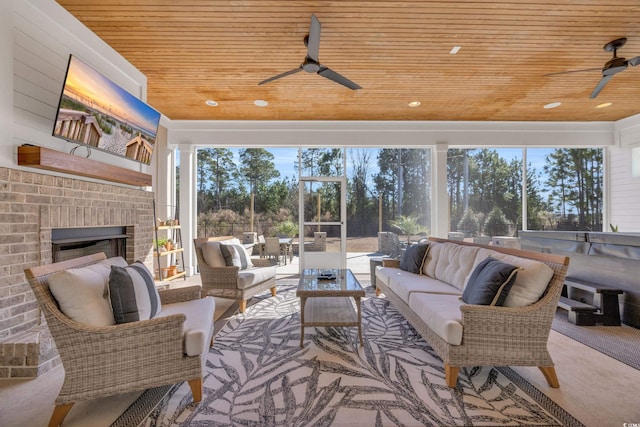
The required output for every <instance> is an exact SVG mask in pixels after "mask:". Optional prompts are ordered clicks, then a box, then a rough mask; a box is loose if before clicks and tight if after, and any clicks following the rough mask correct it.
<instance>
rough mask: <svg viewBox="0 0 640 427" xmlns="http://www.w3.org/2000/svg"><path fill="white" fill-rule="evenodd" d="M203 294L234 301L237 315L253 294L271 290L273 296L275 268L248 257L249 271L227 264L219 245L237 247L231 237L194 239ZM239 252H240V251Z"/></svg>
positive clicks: (258, 259)
mask: <svg viewBox="0 0 640 427" xmlns="http://www.w3.org/2000/svg"><path fill="white" fill-rule="evenodd" d="M193 243H194V246H195V250H196V257H197V259H198V268H199V270H200V280H201V281H202V293H203V295H210V296H214V297H218V298H229V299H235V300H238V305H239V307H240V312H241V313H243V312H244V311H245V309H246V308H247V301H248V300H250V299H251V298H252V297H254V296H255V295H258V294H260V293H262V292H264V291H265V290H267V289H270V290H271V295H274V296H275V294H276V268H275V266H274V265H273V264H272V263H271V260H269V259H266V258H251V259H250V263H251V265H250V266H249V268H243V267H242V266H237V265H228V262H227V261H228V260H225V259H224V256H223V254H222V252H221V245H232V246H236V247H237V246H238V245H240V241H239V240H238V239H237V238H234V237H233V236H221V237H210V238H204V239H194V241H193ZM240 250H241V249H240Z"/></svg>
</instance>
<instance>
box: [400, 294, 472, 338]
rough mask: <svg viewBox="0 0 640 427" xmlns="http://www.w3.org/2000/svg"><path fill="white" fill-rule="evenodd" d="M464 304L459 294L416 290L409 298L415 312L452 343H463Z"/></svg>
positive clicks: (410, 305) (434, 330)
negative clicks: (461, 310)
mask: <svg viewBox="0 0 640 427" xmlns="http://www.w3.org/2000/svg"><path fill="white" fill-rule="evenodd" d="M462 304H464V303H463V302H462V300H461V299H460V297H459V296H457V295H443V294H425V293H421V292H414V293H412V294H411V296H410V298H409V307H411V309H412V310H413V312H414V313H415V314H416V315H417V316H418V317H420V319H422V321H423V322H424V323H425V324H426V325H427V326H428V327H429V328H430V329H431V330H433V332H435V333H436V334H438V335H439V336H440V337H441V338H442V339H443V340H445V341H446V342H447V343H449V344H451V345H460V344H461V343H462V313H461V312H460V306H461V305H462Z"/></svg>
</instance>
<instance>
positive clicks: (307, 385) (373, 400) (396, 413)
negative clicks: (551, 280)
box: [123, 285, 582, 426]
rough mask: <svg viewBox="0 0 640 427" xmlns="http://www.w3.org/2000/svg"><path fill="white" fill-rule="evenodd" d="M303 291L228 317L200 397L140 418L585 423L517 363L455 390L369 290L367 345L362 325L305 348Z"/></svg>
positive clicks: (163, 402)
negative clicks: (527, 377)
mask: <svg viewBox="0 0 640 427" xmlns="http://www.w3.org/2000/svg"><path fill="white" fill-rule="evenodd" d="M295 289H296V288H295V285H294V286H280V285H279V286H278V295H277V296H275V297H271V296H270V295H269V294H264V295H262V296H261V297H260V298H259V301H258V302H257V303H255V304H253V305H252V306H250V307H248V308H247V310H246V311H245V313H244V314H239V313H238V314H235V315H233V316H232V317H230V318H229V319H228V320H227V322H226V324H225V325H224V326H223V327H222V329H221V330H220V331H219V332H218V334H217V335H216V338H215V341H214V346H213V347H212V348H211V350H210V352H209V356H208V360H207V366H206V374H205V379H204V395H203V399H202V401H201V402H200V403H199V404H194V403H193V402H192V398H191V392H190V391H189V387H188V385H187V384H186V383H183V384H179V385H176V386H174V387H171V388H170V390H168V391H167V392H166V393H164V395H163V397H162V398H161V399H160V403H159V404H157V405H156V407H155V409H154V410H153V411H152V412H151V414H149V415H147V416H145V418H144V419H143V420H140V421H141V422H140V423H139V424H138V425H145V426H256V425H260V426H308V425H314V426H417V425H425V426H487V425H490V426H495V425H502V426H510V425H517V426H523V425H525V426H534V425H535V426H537V425H541V426H582V424H581V423H580V422H579V421H578V420H576V419H575V418H574V417H572V416H571V415H570V414H569V413H567V412H566V411H565V410H563V409H562V408H561V407H559V406H558V405H557V404H555V403H554V402H553V401H551V400H550V399H548V398H546V396H545V395H544V394H543V393H541V392H540V391H539V390H537V389H536V388H535V387H533V386H532V385H531V384H530V383H528V382H527V381H526V380H524V379H523V378H522V377H520V376H519V375H518V374H517V373H516V372H515V371H513V370H511V369H509V368H494V367H482V368H479V367H478V368H466V369H461V371H460V376H459V379H458V386H457V387H456V388H455V389H452V388H449V387H447V385H446V383H445V379H444V369H443V364H442V361H441V360H440V359H439V358H438V356H437V355H436V354H435V353H434V352H433V350H432V349H431V347H429V345H428V344H427V343H426V342H425V341H424V340H423V339H422V337H420V335H419V334H418V333H417V332H416V331H415V330H414V329H413V328H412V327H411V326H410V325H409V324H408V323H407V321H406V320H405V319H404V317H403V316H402V315H401V314H400V313H398V311H396V310H395V308H394V307H393V306H392V305H391V304H390V303H389V301H387V300H386V299H385V298H384V297H381V298H376V297H375V296H374V295H373V290H372V289H371V288H370V287H367V288H366V290H367V296H366V297H365V298H364V299H363V301H362V309H363V310H362V311H363V312H362V324H363V334H364V344H365V345H364V346H363V347H361V346H360V345H359V343H358V336H357V328H355V327H353V328H351V327H343V328H338V327H336V328H333V327H329V328H324V327H307V328H305V340H304V347H303V348H300V308H299V299H298V298H296V296H295ZM254 301H255V300H254ZM141 399H142V397H141ZM132 406H135V404H134V405H132ZM123 416H124V415H123ZM128 422H131V420H129V421H128ZM129 425H132V424H129ZM134 425H135V424H134Z"/></svg>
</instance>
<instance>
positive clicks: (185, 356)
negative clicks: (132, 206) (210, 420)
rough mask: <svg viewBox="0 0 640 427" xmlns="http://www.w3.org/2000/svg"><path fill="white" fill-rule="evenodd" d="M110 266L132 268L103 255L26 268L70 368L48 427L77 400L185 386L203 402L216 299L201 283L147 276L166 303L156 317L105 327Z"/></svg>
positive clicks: (150, 289) (152, 289) (151, 287)
mask: <svg viewBox="0 0 640 427" xmlns="http://www.w3.org/2000/svg"><path fill="white" fill-rule="evenodd" d="M112 266H116V267H121V268H123V269H126V268H129V267H131V266H127V263H126V261H125V260H124V259H122V258H120V257H114V258H108V259H107V258H106V256H105V254H104V253H99V254H95V255H87V256H83V257H80V258H75V259H71V260H67V261H62V262H58V263H54V264H47V265H42V266H37V267H32V268H28V269H26V270H25V275H26V277H27V280H28V281H29V284H30V285H31V288H32V289H33V292H34V294H35V296H36V299H37V300H38V303H39V305H40V307H41V308H42V310H43V312H44V315H45V318H46V320H47V325H48V327H49V329H50V331H51V335H52V336H53V339H54V341H55V344H56V347H57V349H58V352H59V354H60V358H61V360H62V365H63V366H64V371H65V372H64V373H65V376H64V384H63V385H62V388H61V390H60V392H59V393H58V397H57V398H56V402H55V404H56V407H55V409H54V411H53V414H52V416H51V419H50V422H49V426H58V425H60V424H61V423H62V421H63V420H64V418H65V416H66V415H67V413H68V412H69V411H70V410H71V408H72V407H73V404H74V403H75V402H76V401H81V400H89V399H96V398H100V397H106V396H112V395H116V394H121V393H127V392H131V391H139V390H145V389H148V388H153V387H158V386H162V385H168V384H175V383H180V382H183V381H188V383H189V386H190V388H191V392H192V395H193V400H194V401H195V402H199V401H200V400H201V399H202V376H203V367H204V364H205V361H206V355H207V353H208V349H209V343H210V342H211V339H212V336H213V321H212V319H213V315H214V311H215V300H214V299H213V298H201V297H200V286H188V287H181V288H175V289H170V288H169V287H168V285H164V286H160V287H159V288H158V289H155V287H154V283H153V276H152V274H151V273H150V272H149V275H148V279H147V280H145V287H146V288H147V289H148V292H149V293H155V292H156V291H157V296H158V297H159V299H160V303H161V307H160V305H159V304H156V310H157V311H156V312H155V314H154V315H153V316H152V317H151V318H146V320H138V321H133V320H130V319H128V320H126V323H117V322H118V320H117V319H115V320H114V317H115V316H114V315H113V314H112V315H111V318H110V321H109V320H107V321H106V322H103V321H102V319H101V318H100V316H98V313H99V312H100V311H101V309H102V311H103V312H104V311H108V310H109V309H110V307H111V305H110V304H109V303H108V302H105V301H102V298H105V296H106V295H107V291H106V288H107V287H109V292H108V294H109V296H111V294H112V293H113V289H112V288H111V284H112V276H110V274H111V272H112V271H113V270H112V268H113V267H112ZM138 283H139V282H138ZM65 288H66V289H65ZM139 289H140V288H138V290H139ZM87 290H89V291H87ZM93 290H96V291H97V292H94V291H93ZM62 291H64V293H62ZM136 292H137V290H136ZM54 295H55V296H54ZM61 295H62V296H64V297H65V298H61ZM136 295H138V294H137V293H136ZM87 296H89V297H91V298H87ZM107 298H108V296H107ZM105 299H106V298H105ZM138 301H139V300H138ZM79 311H80V313H79ZM65 313H67V314H68V315H67V314H65ZM80 316H84V318H82V319H80ZM79 319H80V320H82V321H80V320H79ZM88 322H89V323H88ZM114 322H116V323H115V324H114ZM103 323H107V324H103Z"/></svg>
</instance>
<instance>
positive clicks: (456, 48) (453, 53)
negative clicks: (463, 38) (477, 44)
mask: <svg viewBox="0 0 640 427" xmlns="http://www.w3.org/2000/svg"><path fill="white" fill-rule="evenodd" d="M460 49H462V46H454V47H453V48H452V49H451V50H450V51H449V53H450V54H451V55H455V54H456V53H458V51H459V50H460Z"/></svg>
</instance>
